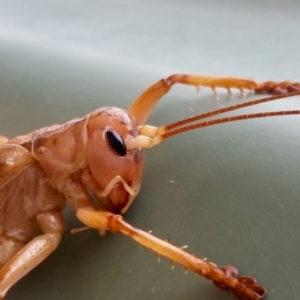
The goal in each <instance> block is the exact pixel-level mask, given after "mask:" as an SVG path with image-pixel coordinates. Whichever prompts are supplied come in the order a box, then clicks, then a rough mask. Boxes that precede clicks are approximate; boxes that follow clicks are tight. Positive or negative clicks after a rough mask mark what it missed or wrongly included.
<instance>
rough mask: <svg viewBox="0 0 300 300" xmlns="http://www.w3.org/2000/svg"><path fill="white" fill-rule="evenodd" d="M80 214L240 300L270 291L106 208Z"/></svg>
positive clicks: (85, 220) (93, 224) (88, 222)
mask: <svg viewBox="0 0 300 300" xmlns="http://www.w3.org/2000/svg"><path fill="white" fill-rule="evenodd" d="M76 216H77V218H78V219H79V220H80V221H81V222H83V223H84V224H85V225H87V226H88V227H90V228H95V229H105V230H110V231H112V232H120V233H122V234H124V235H126V236H128V237H131V238H132V239H134V240H135V241H136V242H137V243H139V244H140V245H142V246H144V247H146V248H148V249H150V250H152V251H154V252H156V253H157V254H158V255H162V256H165V257H167V258H169V259H170V260H171V261H172V262H177V263H179V264H181V265H183V266H184V267H185V268H186V269H190V270H192V271H194V272H195V273H196V274H199V275H201V276H204V277H205V278H207V279H210V280H213V282H214V284H215V285H216V286H217V287H218V288H221V289H224V290H229V289H230V290H232V291H233V293H234V294H235V295H236V296H237V297H238V298H239V299H242V300H259V299H262V298H263V297H264V296H265V295H266V293H267V291H266V289H265V288H264V287H261V286H259V285H257V284H256V280H255V279H254V278H251V277H245V276H243V277H238V276H237V275H238V274H237V273H238V272H237V269H236V268H234V267H229V266H227V267H223V268H218V267H217V266H216V265H215V264H214V263H211V262H208V261H206V260H203V259H201V258H198V257H195V256H194V255H192V254H189V253H187V252H186V251H184V250H183V249H181V248H178V247H175V246H173V245H171V244H170V243H168V242H166V241H163V240H161V239H159V238H156V237H154V236H153V235H151V234H149V233H147V232H144V231H142V230H140V229H137V228H135V227H133V226H131V225H130V224H128V223H126V222H125V221H124V220H123V218H122V216H120V215H115V214H112V213H109V212H105V211H95V210H94V209H93V208H92V207H85V208H80V209H78V210H77V212H76Z"/></svg>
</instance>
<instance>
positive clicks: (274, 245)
mask: <svg viewBox="0 0 300 300" xmlns="http://www.w3.org/2000/svg"><path fill="white" fill-rule="evenodd" d="M299 11H300V3H299V1H296V0H295V1H283V0H282V1H240V0H230V1H221V0H214V1H209V3H207V1H192V0H190V1H1V2H0V104H1V106H0V128H1V133H2V134H5V135H7V136H10V137H13V136H15V135H19V134H25V133H27V132H30V131H32V130H34V129H37V128H40V127H43V126H47V125H50V124H54V123H63V122H65V121H68V120H69V119H72V118H74V117H79V116H83V115H85V114H87V113H88V112H91V111H93V110H95V109H96V108H98V107H101V106H106V105H109V106H111V105H115V106H120V107H124V108H126V107H128V106H129V104H130V103H131V102H132V101H133V100H134V99H135V98H136V97H137V96H138V95H139V93H141V92H142V91H143V90H144V89H145V88H147V87H148V86H149V85H151V84H152V83H154V82H155V81H157V80H159V79H160V78H162V77H166V76H168V75H170V74H172V73H174V72H176V73H177V72H184V73H203V74H220V75H227V74H230V75H239V76H246V77H253V78H256V79H257V80H269V79H275V80H286V79H290V80H295V81H296V80H298V81H299V80H300V59H299V49H300V19H299ZM219 95H220V100H219V101H217V100H216V99H214V97H213V96H212V95H211V93H210V91H204V92H203V94H202V96H201V98H199V97H198V95H197V93H196V90H195V89H194V88H183V87H175V88H174V89H173V90H172V92H171V93H170V94H169V95H168V96H167V97H166V98H165V99H164V101H162V102H161V103H160V104H159V105H158V106H157V109H156V110H155V112H154V113H153V115H152V116H151V118H150V120H149V123H150V124H153V125H160V124H165V123H168V122H171V121H174V120H178V119H181V118H184V117H187V116H191V115H194V114H196V113H200V112H204V111H209V110H212V109H216V108H219V107H223V106H227V105H231V104H234V103H238V102H240V101H241V100H242V101H244V99H241V98H240V97H239V95H238V93H236V96H235V97H233V98H232V99H230V98H228V97H227V95H226V93H225V91H221V90H220V91H219ZM250 98H251V97H250ZM299 100H300V99H299V97H296V98H293V99H290V100H284V101H279V102H276V103H273V104H268V105H261V106H259V107H256V108H251V109H248V110H246V111H247V112H253V111H266V110H282V109H287V110H288V109H296V108H298V109H299V107H300V106H299ZM299 126H300V118H299V117H286V118H284V119H283V118H277V119H272V118H271V119H265V120H253V121H245V122H239V123H232V124H227V125H220V126H215V127H213V128H207V129H203V130H201V131H195V132H191V133H189V134H185V135H182V136H178V137H174V138H172V139H170V140H168V141H166V142H165V143H164V144H162V145H160V146H159V147H157V148H155V149H152V150H148V151H146V156H147V157H146V165H145V171H144V180H143V184H142V191H141V193H140V195H139V197H138V199H137V200H136V202H135V203H134V205H133V206H132V207H131V209H130V211H129V212H128V214H127V215H126V220H127V221H128V222H130V223H132V224H134V225H135V226H137V227H139V228H141V229H144V230H152V231H153V234H155V235H157V236H159V237H161V238H163V239H166V238H169V239H171V242H172V243H174V244H175V245H178V246H181V245H184V244H188V245H189V248H188V250H189V251H190V252H192V253H195V254H196V255H199V256H200V257H208V258H209V259H210V260H211V261H213V262H215V263H217V264H218V265H224V264H232V265H235V266H237V267H238V268H239V269H240V270H241V273H242V274H249V275H253V276H256V277H257V279H258V280H259V282H260V283H262V284H264V285H265V286H266V287H267V288H268V290H269V295H268V299H272V300H282V299H289V300H296V299H299V279H300V275H299V270H300V254H299V250H300V241H299V231H300V185H299V179H300V171H299V170H300V154H299V153H300V152H299V148H300V141H299ZM65 216H66V224H67V229H68V231H69V230H70V229H71V228H74V227H78V226H79V224H78V222H77V221H76V220H75V217H74V214H73V212H72V211H71V210H70V209H68V210H67V211H66V214H65ZM6 299H7V300H17V299H23V300H29V299H30V300H37V299H38V300H50V299H51V300H53V299H63V300H64V299H72V300H84V299H86V300H96V299H97V300H98V299H106V300H111V299H118V300H121V299H126V300H140V299H146V300H150V299H157V300H163V299H172V300H179V299H187V300H194V299H202V300H212V299H222V300H225V299H234V297H233V296H232V295H231V294H230V293H223V292H221V291H218V290H217V289H215V288H214V287H213V286H212V284H211V283H210V282H208V281H207V280H204V279H202V278H199V277H197V276H195V275H194V274H192V273H189V274H188V275H185V273H184V272H183V269H182V267H180V266H177V265H176V267H175V269H174V270H173V271H172V270H170V267H169V261H167V260H165V259H162V262H161V263H160V264H158V263H156V256H155V254H153V253H151V252H150V251H148V250H145V249H143V250H139V248H138V245H136V244H135V243H134V242H133V241H131V240H129V239H127V238H125V237H123V236H121V235H113V234H108V235H107V236H106V237H105V238H100V237H98V235H97V233H96V232H93V231H90V232H85V233H81V234H77V235H75V236H72V235H71V234H69V233H67V234H66V235H65V237H64V239H63V242H62V244H61V246H60V247H59V249H58V250H57V251H56V252H55V253H54V254H53V255H52V256H51V257H50V258H49V259H47V260H46V261H45V262H44V263H43V264H41V265H40V266H39V267H38V268H36V269H35V270H34V271H33V272H31V273H30V274H29V275H28V276H26V277H25V278H24V279H23V280H21V281H20V282H19V283H18V284H17V285H16V286H15V287H14V288H13V289H12V290H11V291H10V292H9V294H8V297H7V298H6Z"/></svg>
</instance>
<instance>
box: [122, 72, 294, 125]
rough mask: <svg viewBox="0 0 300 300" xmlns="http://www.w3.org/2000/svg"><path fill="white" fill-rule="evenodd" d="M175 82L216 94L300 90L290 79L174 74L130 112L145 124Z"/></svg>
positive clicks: (153, 89) (276, 93) (134, 104)
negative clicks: (262, 79) (259, 80)
mask: <svg viewBox="0 0 300 300" xmlns="http://www.w3.org/2000/svg"><path fill="white" fill-rule="evenodd" d="M174 84H183V85H191V86H194V87H197V88H199V87H208V88H211V89H212V91H213V93H214V94H215V96H217V94H216V90H215V89H216V88H225V89H227V90H228V93H229V94H231V91H230V89H231V88H235V89H239V90H240V91H241V93H243V90H244V89H246V90H250V91H253V92H255V93H259V94H275V95H278V94H284V93H290V92H296V91H300V83H293V82H290V81H283V82H276V81H266V82H257V81H255V80H252V79H249V78H241V77H234V76H209V75H190V74H174V75H171V76H169V77H168V78H166V79H161V80H160V81H158V82H157V83H155V84H153V85H152V86H150V87H149V88H148V89H147V90H145V91H144V92H143V93H142V94H141V95H140V96H139V97H138V98H137V99H136V100H135V101H134V102H133V103H132V105H131V106H130V107H129V108H128V112H129V114H130V115H131V116H133V117H134V118H135V119H136V121H137V122H138V123H139V124H140V125H144V124H145V122H146V120H147V119H148V117H149V115H150V113H151V112H152V110H153V108H154V107H155V105H156V104H157V103H158V101H159V100H160V99H161V98H162V97H163V96H164V95H166V94H167V93H168V92H169V91H170V89H171V88H172V86H173V85H174Z"/></svg>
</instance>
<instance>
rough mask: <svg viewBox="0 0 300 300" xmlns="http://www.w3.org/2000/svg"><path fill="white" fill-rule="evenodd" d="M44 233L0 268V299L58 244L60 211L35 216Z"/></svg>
mask: <svg viewBox="0 0 300 300" xmlns="http://www.w3.org/2000/svg"><path fill="white" fill-rule="evenodd" d="M36 218H37V222H38V223H39V225H40V227H41V229H42V230H43V232H44V234H43V235H40V236H38V237H36V238H35V239H33V240H31V241H30V242H29V243H28V244H26V245H25V246H24V247H23V248H22V249H21V250H20V251H18V252H17V253H16V254H15V255H14V256H13V257H12V258H11V259H10V260H9V261H8V262H7V263H6V264H5V265H4V266H3V267H2V268H1V270H0V300H1V299H4V297H5V295H6V293H7V291H8V290H9V289H10V288H11V287H12V286H13V285H14V284H15V283H16V282H17V281H18V280H20V279H21V278H22V277H23V276H25V275H26V274H27V273H28V272H30V271H31V270H32V269H34V268H35V267H36V266H37V265H38V264H40V263H41V262H42V261H43V260H45V259H46V258H47V257H48V256H49V255H50V254H51V253H52V252H53V251H54V250H55V249H56V248H57V246H58V245H59V243H60V241H61V237H62V234H63V232H64V221H63V216H62V214H61V212H60V211H47V212H40V213H38V214H37V216H36Z"/></svg>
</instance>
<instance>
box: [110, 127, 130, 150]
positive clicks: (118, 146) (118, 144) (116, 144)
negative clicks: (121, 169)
mask: <svg viewBox="0 0 300 300" xmlns="http://www.w3.org/2000/svg"><path fill="white" fill-rule="evenodd" d="M106 141H107V143H108V144H109V146H110V148H111V150H113V151H114V152H115V153H116V154H117V155H119V156H125V155H126V153H127V149H126V145H125V143H124V141H123V139H122V138H121V136H120V135H119V134H118V133H117V132H116V131H113V130H108V131H106Z"/></svg>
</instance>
